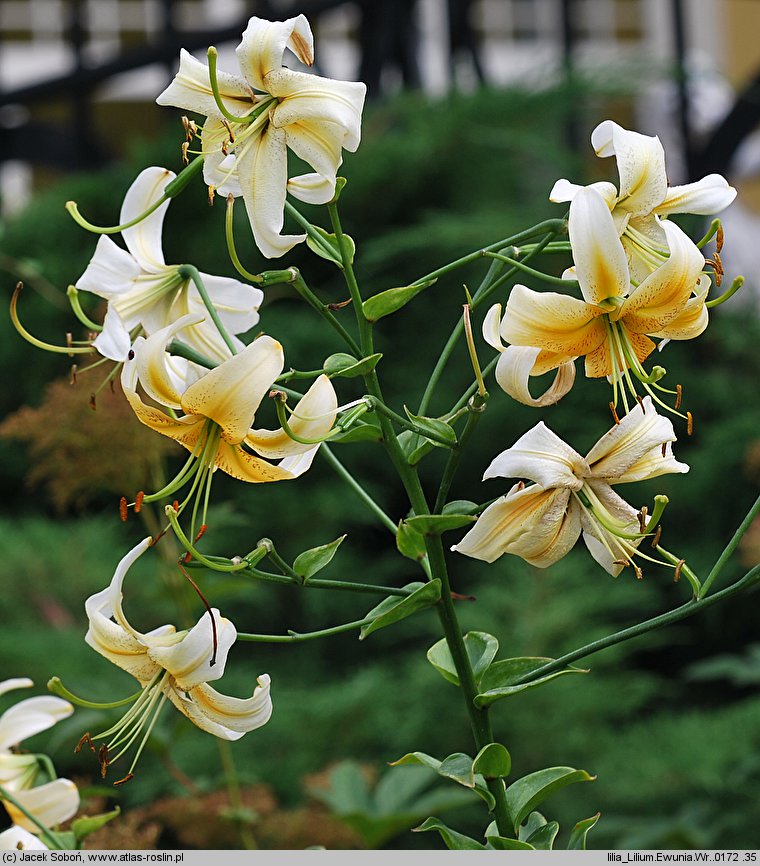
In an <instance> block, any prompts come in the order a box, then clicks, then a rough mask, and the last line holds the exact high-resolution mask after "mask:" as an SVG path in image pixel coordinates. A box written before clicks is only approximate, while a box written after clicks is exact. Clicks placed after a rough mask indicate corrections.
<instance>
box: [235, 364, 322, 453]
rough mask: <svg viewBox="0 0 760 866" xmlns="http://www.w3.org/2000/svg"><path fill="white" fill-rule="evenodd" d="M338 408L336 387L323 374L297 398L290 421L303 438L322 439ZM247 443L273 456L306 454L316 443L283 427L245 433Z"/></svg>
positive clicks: (291, 425)
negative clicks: (309, 443)
mask: <svg viewBox="0 0 760 866" xmlns="http://www.w3.org/2000/svg"><path fill="white" fill-rule="evenodd" d="M337 408H338V398H337V396H336V394H335V388H333V385H332V382H331V381H330V380H329V379H328V378H327V376H325V375H322V376H319V377H318V378H317V379H316V380H315V381H314V384H313V385H312V386H311V387H310V388H309V390H308V391H307V392H306V393H305V394H304V396H303V397H302V398H301V399H300V400H299V401H298V403H297V404H296V406H295V409H294V410H293V414H292V415H291V416H290V418H289V419H288V424H289V425H290V429H291V430H292V431H293V433H295V434H296V436H298V437H300V438H301V439H319V438H320V437H321V436H324V435H326V434H327V433H329V431H330V430H331V429H332V426H333V424H334V423H335V416H336V414H337ZM245 444H246V445H248V446H249V447H250V448H252V449H253V450H254V451H256V453H257V454H261V456H262V457H266V458H268V459H270V460H277V459H280V458H283V457H292V456H294V455H296V454H304V453H305V452H307V451H311V450H312V449H313V447H314V446H313V445H303V444H302V443H300V442H296V441H295V440H293V439H291V438H290V437H289V436H288V435H287V433H286V432H285V431H284V430H283V429H279V430H251V431H250V433H249V434H248V435H247V436H246V437H245Z"/></svg>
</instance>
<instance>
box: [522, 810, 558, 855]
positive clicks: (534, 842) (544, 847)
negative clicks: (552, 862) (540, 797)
mask: <svg viewBox="0 0 760 866" xmlns="http://www.w3.org/2000/svg"><path fill="white" fill-rule="evenodd" d="M557 833H559V824H558V823H557V822H556V821H547V820H546V818H544V816H543V815H542V814H541V813H540V812H531V813H530V815H529V816H528V820H527V821H526V822H525V823H524V824H523V825H522V827H520V832H519V833H518V838H519V839H520V840H521V841H522V842H525V843H526V844H527V845H530V846H531V848H535V849H536V850H537V851H551V850H552V846H553V845H554V840H555V839H556V838H557Z"/></svg>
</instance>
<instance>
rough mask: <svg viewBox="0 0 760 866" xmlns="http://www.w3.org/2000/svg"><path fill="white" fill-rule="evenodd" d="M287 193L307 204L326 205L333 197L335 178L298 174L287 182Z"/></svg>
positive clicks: (313, 174) (313, 173)
mask: <svg viewBox="0 0 760 866" xmlns="http://www.w3.org/2000/svg"><path fill="white" fill-rule="evenodd" d="M288 192H289V193H290V194H291V195H292V196H295V198H297V199H299V200H300V201H305V202H308V203H309V204H327V202H329V201H330V200H331V199H332V198H333V196H334V195H335V178H334V177H328V178H325V177H322V175H321V174H317V173H316V172H312V173H310V174H299V175H298V177H291V178H290V179H289V180H288Z"/></svg>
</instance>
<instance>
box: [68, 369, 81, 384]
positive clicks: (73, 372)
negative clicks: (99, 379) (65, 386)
mask: <svg viewBox="0 0 760 866" xmlns="http://www.w3.org/2000/svg"><path fill="white" fill-rule="evenodd" d="M78 369H79V368H78V367H77V365H76V364H72V365H71V369H70V370H69V385H76V383H77V370H78Z"/></svg>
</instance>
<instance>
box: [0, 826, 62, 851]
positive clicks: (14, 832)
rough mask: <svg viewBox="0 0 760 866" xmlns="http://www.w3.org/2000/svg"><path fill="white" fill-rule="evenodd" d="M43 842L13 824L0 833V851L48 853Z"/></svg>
mask: <svg viewBox="0 0 760 866" xmlns="http://www.w3.org/2000/svg"><path fill="white" fill-rule="evenodd" d="M49 850H50V849H49V848H48V846H47V845H45V843H44V842H40V840H39V839H38V838H37V837H36V836H33V835H32V834H31V833H30V832H29V831H28V830H24V828H23V827H19V826H18V825H16V824H14V826H13V827H9V828H8V829H7V830H3V832H2V833H0V851H49Z"/></svg>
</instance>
